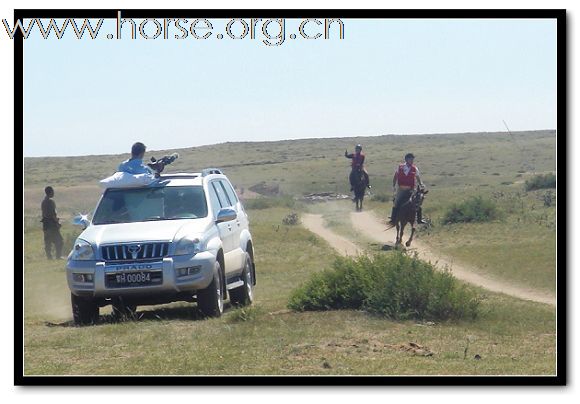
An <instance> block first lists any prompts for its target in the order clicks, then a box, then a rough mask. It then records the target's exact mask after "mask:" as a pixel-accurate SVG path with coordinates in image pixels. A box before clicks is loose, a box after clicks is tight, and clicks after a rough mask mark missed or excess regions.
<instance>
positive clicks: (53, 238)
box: [40, 187, 63, 260]
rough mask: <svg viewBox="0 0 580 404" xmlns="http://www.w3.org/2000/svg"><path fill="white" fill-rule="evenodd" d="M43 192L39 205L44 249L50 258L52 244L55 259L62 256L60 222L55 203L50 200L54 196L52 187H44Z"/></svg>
mask: <svg viewBox="0 0 580 404" xmlns="http://www.w3.org/2000/svg"><path fill="white" fill-rule="evenodd" d="M44 193H45V194H46V196H45V197H44V200H43V201H42V204H41V205H40V209H41V210H42V220H41V222H42V230H43V231H44V251H45V252H46V258H48V259H49V260H50V259H52V255H51V254H50V250H51V247H52V245H53V244H54V248H55V250H56V251H55V257H56V259H61V258H62V257H61V256H62V244H63V241H62V236H61V234H60V226H61V225H60V223H59V219H58V216H57V215H56V204H55V203H54V201H53V200H52V198H53V197H54V189H52V187H46V188H44Z"/></svg>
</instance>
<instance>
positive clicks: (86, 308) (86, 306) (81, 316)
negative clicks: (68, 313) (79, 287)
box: [70, 293, 99, 325]
mask: <svg viewBox="0 0 580 404" xmlns="http://www.w3.org/2000/svg"><path fill="white" fill-rule="evenodd" d="M70 297H71V306H72V313H73V321H74V323H75V324H77V325H89V324H96V323H97V321H98V320H99V305H98V304H97V303H96V302H95V301H93V300H92V299H87V298H82V297H79V296H75V295H73V294H72V293H71V295H70Z"/></svg>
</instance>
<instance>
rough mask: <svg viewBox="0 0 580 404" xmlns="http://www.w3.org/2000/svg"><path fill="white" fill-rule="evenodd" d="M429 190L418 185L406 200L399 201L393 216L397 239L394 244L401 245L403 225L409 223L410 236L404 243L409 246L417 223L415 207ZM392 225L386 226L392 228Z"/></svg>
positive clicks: (418, 205)
mask: <svg viewBox="0 0 580 404" xmlns="http://www.w3.org/2000/svg"><path fill="white" fill-rule="evenodd" d="M427 192H429V191H428V190H424V189H422V188H420V187H417V189H416V190H415V191H413V192H412V193H411V195H410V197H409V199H408V200H406V201H404V202H402V203H401V205H400V206H399V208H398V210H397V214H396V217H395V226H396V227H397V239H396V241H395V246H399V245H401V243H402V242H403V232H404V231H405V226H406V225H407V224H408V223H409V224H411V237H409V240H407V242H406V243H405V246H407V247H410V246H411V243H412V242H413V236H414V235H415V226H416V224H417V220H416V219H417V208H418V207H420V206H421V204H422V203H423V198H425V194H426V193H427ZM392 227H393V225H391V226H390V227H388V228H389V229H390V228H392Z"/></svg>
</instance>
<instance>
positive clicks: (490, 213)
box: [443, 196, 501, 224]
mask: <svg viewBox="0 0 580 404" xmlns="http://www.w3.org/2000/svg"><path fill="white" fill-rule="evenodd" d="M500 216H501V215H500V211H499V209H498V208H497V206H496V204H495V203H494V202H493V201H491V200H489V199H483V198H482V197H481V196H476V197H472V198H471V199H468V200H467V201H464V202H462V203H459V204H458V203H454V204H453V205H451V206H450V207H449V209H447V212H446V213H445V215H444V217H443V224H449V223H469V222H489V221H492V220H495V219H499V218H500Z"/></svg>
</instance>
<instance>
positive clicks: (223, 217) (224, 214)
mask: <svg viewBox="0 0 580 404" xmlns="http://www.w3.org/2000/svg"><path fill="white" fill-rule="evenodd" d="M237 217H238V214H237V213H236V211H235V210H233V209H230V208H223V209H220V211H219V212H218V214H217V219H216V221H215V222H216V223H222V222H230V221H232V220H234V219H236V218H237Z"/></svg>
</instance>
